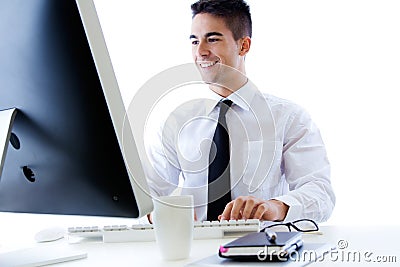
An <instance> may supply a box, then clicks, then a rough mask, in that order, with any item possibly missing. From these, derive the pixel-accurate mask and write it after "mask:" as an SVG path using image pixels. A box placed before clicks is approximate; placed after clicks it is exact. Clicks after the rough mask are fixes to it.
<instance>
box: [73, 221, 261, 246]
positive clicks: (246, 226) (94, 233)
mask: <svg viewBox="0 0 400 267" xmlns="http://www.w3.org/2000/svg"><path fill="white" fill-rule="evenodd" d="M259 230H260V221H259V220H257V219H250V220H229V221H224V220H223V221H203V222H194V229H193V238H194V239H219V238H224V237H239V236H243V235H245V234H248V233H252V232H258V231H259ZM68 235H69V236H70V237H83V238H93V237H100V238H102V239H103V242H105V243H113V242H114V243H115V242H139V241H154V240H155V235H154V228H153V225H152V224H135V225H132V226H127V225H110V226H104V227H98V226H87V227H70V228H68Z"/></svg>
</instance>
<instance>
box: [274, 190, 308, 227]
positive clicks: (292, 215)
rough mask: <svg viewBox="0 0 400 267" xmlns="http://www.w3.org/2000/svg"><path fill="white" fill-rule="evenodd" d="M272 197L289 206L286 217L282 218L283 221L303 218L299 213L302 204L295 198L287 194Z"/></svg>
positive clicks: (300, 212)
mask: <svg viewBox="0 0 400 267" xmlns="http://www.w3.org/2000/svg"><path fill="white" fill-rule="evenodd" d="M273 199H276V200H279V201H282V202H283V203H285V204H286V205H288V207H289V209H288V212H287V214H286V217H285V219H284V220H283V221H284V222H290V221H295V220H299V219H303V218H301V214H302V213H303V206H302V205H301V203H300V202H299V201H298V200H297V199H295V198H294V197H292V196H289V195H284V196H279V197H274V198H273Z"/></svg>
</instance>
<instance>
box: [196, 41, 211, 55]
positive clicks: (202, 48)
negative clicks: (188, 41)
mask: <svg viewBox="0 0 400 267" xmlns="http://www.w3.org/2000/svg"><path fill="white" fill-rule="evenodd" d="M209 54H210V49H209V47H208V44H207V43H205V42H200V43H199V44H198V45H197V50H196V55H197V57H199V58H202V57H207V56H208V55H209Z"/></svg>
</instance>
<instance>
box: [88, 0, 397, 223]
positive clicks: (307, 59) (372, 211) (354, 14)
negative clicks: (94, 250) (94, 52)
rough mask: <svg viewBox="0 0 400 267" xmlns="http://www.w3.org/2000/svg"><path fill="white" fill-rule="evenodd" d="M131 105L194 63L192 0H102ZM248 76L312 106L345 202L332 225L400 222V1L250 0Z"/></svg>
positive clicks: (100, 9) (99, 8) (112, 49)
mask: <svg viewBox="0 0 400 267" xmlns="http://www.w3.org/2000/svg"><path fill="white" fill-rule="evenodd" d="M94 2H95V4H96V8H97V11H98V15H99V18H100V22H101V25H102V28H103V31H104V35H105V38H106V42H107V46H108V49H109V52H110V56H111V60H112V62H113V65H114V69H115V72H116V76H117V79H118V83H119V86H120V89H121V92H122V95H123V98H124V101H125V104H126V105H129V102H130V101H131V99H132V98H133V96H134V94H135V92H136V91H137V90H138V89H139V88H140V87H141V86H142V85H143V84H144V83H145V82H146V81H147V80H148V79H150V78H151V77H152V76H154V75H156V74H157V73H159V72H161V71H163V70H165V69H167V68H170V67H173V66H176V65H180V64H183V63H188V62H191V44H190V41H189V35H190V26H191V10H190V4H191V3H192V1H188V0H170V1H165V0H153V1H132V0H113V1H110V0H95V1H94ZM248 3H249V4H250V7H251V11H252V15H253V38H252V48H251V51H250V53H249V54H248V56H247V59H246V60H247V75H248V76H249V77H250V79H252V80H253V81H254V82H255V84H257V85H258V87H259V89H260V90H262V91H265V92H268V93H271V94H274V95H277V96H280V97H283V98H286V99H290V100H292V101H294V102H296V103H298V104H300V105H302V106H303V107H305V108H306V109H307V110H308V111H309V112H310V113H311V115H312V117H313V119H314V120H315V122H316V123H317V125H318V126H319V128H320V130H321V132H322V135H323V137H324V141H325V143H326V146H327V150H328V155H329V158H330V161H331V164H332V183H333V186H334V189H335V192H336V196H337V204H336V208H335V210H334V213H333V215H332V217H331V219H330V220H329V222H328V223H332V224H346V223H349V224H356V223H363V224H377V223H384V224H398V221H397V218H398V217H399V216H397V203H400V201H399V200H400V197H399V195H400V192H399V185H400V182H399V180H400V175H399V172H400V169H399V166H400V157H399V149H400V138H399V137H400V127H399V126H398V123H399V121H400V120H399V119H398V118H397V116H398V115H400V107H399V106H400V103H399V102H398V98H397V95H398V91H399V89H400V15H399V14H400V1H396V0H393V1H386V0H335V1H322V0H315V1H298V0H297V1H296V0H291V1H282V0H279V1H278V0H275V1H265V0H248Z"/></svg>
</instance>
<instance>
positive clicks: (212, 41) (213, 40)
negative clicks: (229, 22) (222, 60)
mask: <svg viewBox="0 0 400 267" xmlns="http://www.w3.org/2000/svg"><path fill="white" fill-rule="evenodd" d="M218 40H219V39H218V38H209V39H208V42H210V43H214V42H216V41H218Z"/></svg>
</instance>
